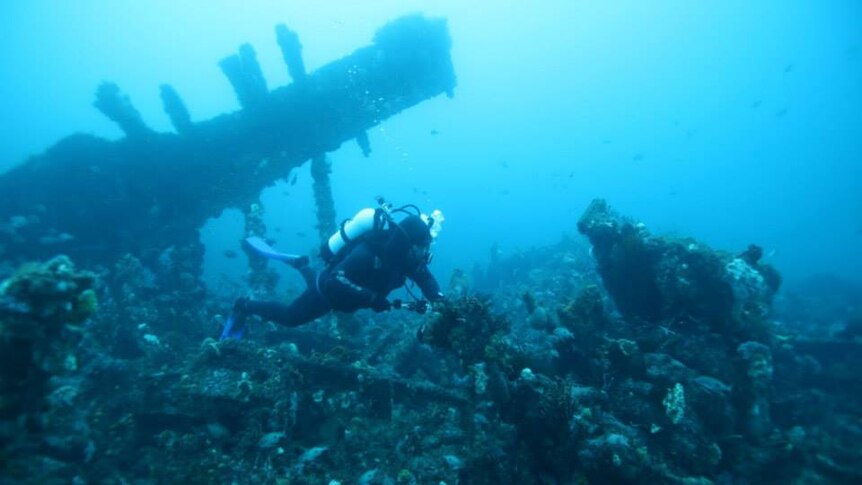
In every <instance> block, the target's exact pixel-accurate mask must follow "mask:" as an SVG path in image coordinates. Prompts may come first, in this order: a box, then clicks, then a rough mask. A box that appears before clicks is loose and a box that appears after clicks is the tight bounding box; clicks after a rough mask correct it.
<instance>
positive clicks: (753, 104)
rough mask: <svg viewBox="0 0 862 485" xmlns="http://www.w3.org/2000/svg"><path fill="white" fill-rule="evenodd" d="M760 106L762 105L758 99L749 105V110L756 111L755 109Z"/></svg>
mask: <svg viewBox="0 0 862 485" xmlns="http://www.w3.org/2000/svg"><path fill="white" fill-rule="evenodd" d="M761 104H762V103H761V101H760V100H759V99H758V100H755V101H754V102H752V103H751V109H757V108H759V107H760V105H761Z"/></svg>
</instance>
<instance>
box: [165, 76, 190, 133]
mask: <svg viewBox="0 0 862 485" xmlns="http://www.w3.org/2000/svg"><path fill="white" fill-rule="evenodd" d="M160 92H161V98H162V105H163V106H164V108H165V113H167V115H168V117H169V118H170V119H171V124H172V125H173V126H174V129H175V130H177V133H181V134H184V135H187V134H189V133H191V131H192V118H191V116H190V115H189V110H188V109H187V108H186V105H185V103H183V100H182V99H181V98H180V95H179V94H178V93H177V91H176V90H175V89H174V87H173V86H171V85H170V84H162V85H161V87H160Z"/></svg>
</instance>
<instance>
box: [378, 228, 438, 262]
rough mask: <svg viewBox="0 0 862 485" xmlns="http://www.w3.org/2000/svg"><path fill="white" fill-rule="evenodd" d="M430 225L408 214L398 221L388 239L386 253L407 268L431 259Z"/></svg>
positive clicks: (431, 238)
mask: <svg viewBox="0 0 862 485" xmlns="http://www.w3.org/2000/svg"><path fill="white" fill-rule="evenodd" d="M433 239H434V238H433V237H432V236H431V227H430V226H429V225H428V223H427V222H425V221H424V220H423V219H422V218H421V217H420V216H417V215H410V216H407V217H405V218H404V219H402V220H401V222H399V223H398V227H397V228H396V229H395V230H394V231H393V234H392V237H391V238H390V240H389V244H388V248H387V253H389V254H390V255H391V256H393V257H394V258H395V259H396V260H397V261H398V262H399V263H400V264H402V265H403V266H404V267H405V268H407V269H409V270H415V269H418V268H419V267H421V266H422V265H424V264H427V263H428V262H429V261H430V259H431V241H432V240H433Z"/></svg>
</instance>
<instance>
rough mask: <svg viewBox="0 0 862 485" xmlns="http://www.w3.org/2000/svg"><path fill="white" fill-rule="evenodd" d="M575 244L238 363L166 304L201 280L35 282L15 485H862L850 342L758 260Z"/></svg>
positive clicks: (52, 276) (12, 364)
mask: <svg viewBox="0 0 862 485" xmlns="http://www.w3.org/2000/svg"><path fill="white" fill-rule="evenodd" d="M578 230H579V231H580V232H581V233H582V234H583V235H584V236H586V237H585V238H583V237H580V236H575V235H572V236H568V237H566V238H565V239H564V240H563V241H561V242H560V243H559V244H557V245H555V246H552V247H546V248H539V249H536V250H530V251H522V252H519V253H516V254H514V255H512V256H510V257H502V256H501V257H497V258H494V259H493V260H492V263H491V264H490V265H489V266H488V267H486V268H477V269H476V270H475V271H473V272H472V274H470V275H468V274H467V273H465V272H457V273H456V274H455V275H453V277H452V279H451V282H450V290H449V291H448V294H449V295H450V296H449V298H448V300H447V301H445V302H443V303H441V304H439V305H436V306H435V308H434V309H433V311H431V312H429V313H428V314H425V315H417V314H414V313H410V312H407V311H392V312H389V313H386V314H372V313H365V312H359V313H357V314H354V315H352V316H345V315H339V316H331V317H326V318H322V319H320V320H318V321H316V322H314V323H312V324H309V325H307V326H305V327H302V328H297V329H283V328H276V327H275V326H272V325H270V324H266V323H253V324H252V325H251V328H250V335H249V336H248V337H247V338H245V339H244V340H240V341H236V340H228V341H224V342H219V341H217V340H215V339H214V338H213V337H214V336H216V335H217V334H218V330H219V326H220V323H221V322H222V320H223V313H221V312H222V311H224V309H225V308H228V307H229V304H228V302H224V301H218V300H215V299H212V298H210V297H207V296H206V295H205V294H201V293H199V290H197V289H196V287H195V286H194V285H189V286H182V285H179V284H175V285H173V286H172V287H171V291H170V292H164V291H161V290H160V289H159V288H158V287H157V286H156V285H155V284H154V281H157V279H158V278H159V277H160V276H159V274H160V273H164V274H181V273H182V271H178V270H169V269H159V268H150V267H148V266H147V265H146V264H145V263H142V262H141V261H140V260H138V259H136V258H134V257H132V256H128V257H125V258H122V259H121V260H120V261H118V262H117V263H116V264H115V265H114V266H112V267H102V268H97V269H94V270H93V271H94V273H87V272H81V271H79V270H76V269H74V267H73V266H72V264H71V262H69V261H68V260H67V259H65V258H57V259H55V260H52V261H50V262H48V263H45V264H41V265H30V266H27V267H22V268H21V270H20V271H19V272H18V273H16V274H14V275H10V277H9V278H8V279H7V280H6V281H5V282H4V283H3V286H2V288H3V290H2V297H3V299H2V302H3V306H2V312H3V313H2V314H0V316H1V317H2V327H0V328H2V330H3V333H2V335H3V337H4V339H3V345H6V346H7V347H4V349H3V350H4V353H3V354H2V356H3V357H2V358H3V359H4V367H3V373H4V381H3V382H4V384H3V388H2V395H0V402H2V403H3V407H2V411H3V413H2V422H0V430H2V439H3V448H2V451H0V460H2V465H3V469H4V470H5V473H4V474H5V476H6V477H7V478H6V479H7V481H8V482H10V483H50V482H51V481H56V482H58V483H66V482H72V483H131V482H133V483H162V482H176V481H188V482H191V483H308V484H317V483H323V484H338V483H360V484H391V483H402V484H412V483H417V484H418V483H451V484H454V483H479V484H482V483H536V484H555V483H559V484H564V483H644V482H649V483H672V484H707V483H716V484H731V483H858V482H859V480H860V478H862V467H860V465H859V463H862V456H860V452H859V449H860V448H859V446H858V445H859V443H860V442H862V429H860V427H859V425H858V423H859V418H860V412H859V409H862V407H860V404H862V403H860V395H862V393H860V392H859V389H860V388H859V385H860V380H859V377H858V373H856V372H855V370H856V369H858V368H859V364H862V362H860V361H859V356H860V355H862V353H860V352H859V350H860V349H859V345H860V338H859V336H858V333H856V332H857V330H856V327H854V325H857V324H855V323H854V322H855V320H853V319H852V318H850V319H848V321H847V322H846V324H845V325H842V326H841V328H836V329H835V331H833V332H831V333H829V334H822V333H821V334H817V332H816V331H815V330H814V329H813V327H811V326H806V325H804V324H803V323H802V322H803V321H804V320H805V319H806V318H808V317H807V316H808V315H812V314H814V313H812V311H811V310H810V307H811V304H810V302H807V301H806V300H805V299H804V298H797V299H795V300H793V302H792V304H789V303H788V302H787V301H784V300H783V298H786V297H782V296H781V295H780V294H778V293H777V291H778V288H779V284H780V278H779V276H778V273H777V271H776V270H775V269H774V268H772V267H771V266H769V265H768V264H765V263H764V262H763V261H762V259H761V258H760V254H759V250H758V249H757V247H756V246H750V247H749V248H747V249H745V250H743V251H741V252H739V253H728V252H723V251H716V250H713V249H711V248H709V247H708V246H706V245H704V244H702V243H700V242H698V241H695V240H692V239H684V238H670V237H662V236H655V235H652V234H650V232H649V231H648V230H647V228H646V226H645V225H644V224H642V223H639V222H637V221H633V220H630V219H627V218H625V217H622V216H620V215H618V214H616V213H614V212H613V211H612V210H611V209H610V208H609V206H608V204H607V203H606V202H604V201H601V200H597V201H594V202H593V203H592V204H591V205H590V206H589V207H588V208H587V210H586V211H585V213H584V214H583V216H582V217H581V219H580V221H579V222H578ZM168 264H170V262H168ZM61 283H62V284H61ZM96 296H98V307H97V306H96V305H95V302H96V298H95V297H96ZM776 303H780V304H776ZM774 304H775V307H774V306H773V305H774ZM776 308H777V309H778V310H776ZM803 308H808V309H809V311H808V312H805V311H803V310H802V309H803ZM778 311H781V312H783V313H780V314H779V313H778ZM786 312H790V313H786ZM794 316H796V318H794ZM420 326H421V327H423V329H424V331H423V332H421V335H420V336H421V338H417V334H416V330H417V329H418V328H419V327H420ZM34 329H38V331H34ZM21 342H27V345H23V344H22V343H21ZM25 348H26V349H28V350H27V352H25V353H22V352H23V350H22V351H18V352H17V353H16V352H11V353H8V352H6V351H7V350H10V349H25ZM25 354H26V355H25ZM16 355H17V356H16ZM7 356H8V357H7ZM70 356H71V357H70ZM7 359H14V360H7ZM69 362H71V364H69ZM34 376H38V378H37V377H34ZM13 384H14V385H13Z"/></svg>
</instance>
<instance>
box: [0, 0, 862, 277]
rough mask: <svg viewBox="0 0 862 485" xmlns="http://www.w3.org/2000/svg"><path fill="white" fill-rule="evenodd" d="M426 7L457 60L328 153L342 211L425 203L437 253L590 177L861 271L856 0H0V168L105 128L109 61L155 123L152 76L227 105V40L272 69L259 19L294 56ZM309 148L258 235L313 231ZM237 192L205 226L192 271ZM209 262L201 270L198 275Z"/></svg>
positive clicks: (584, 194) (439, 263)
mask: <svg viewBox="0 0 862 485" xmlns="http://www.w3.org/2000/svg"><path fill="white" fill-rule="evenodd" d="M417 11H418V12H423V13H425V14H426V15H430V16H440V17H445V18H447V19H448V21H449V27H450V29H451V35H452V39H453V51H452V56H453V61H454V65H455V70H456V74H457V76H458V87H457V88H456V90H455V97H454V98H453V99H447V98H445V97H439V98H435V99H433V100H431V101H428V102H425V103H422V104H420V105H419V106H416V107H414V108H412V109H410V110H407V111H406V112H404V113H402V114H401V115H399V116H396V117H394V118H391V119H390V120H388V121H386V122H384V123H383V124H381V125H380V126H378V127H377V128H375V129H374V130H372V131H371V132H370V133H369V136H370V139H371V145H372V148H373V150H374V151H373V153H372V155H371V157H370V158H367V159H366V158H363V157H362V155H361V153H360V151H359V149H358V148H357V147H356V146H355V144H352V143H350V144H346V145H345V146H343V147H342V148H341V149H340V150H338V151H337V152H334V153H332V154H330V156H331V160H332V162H333V168H334V173H333V190H334V192H335V202H336V208H337V210H338V212H339V218H346V217H349V216H350V215H352V214H353V213H354V212H355V211H357V210H358V209H360V208H362V207H364V206H368V205H370V204H372V203H373V197H374V196H376V195H384V196H386V197H387V198H389V199H391V200H393V201H395V202H396V203H408V202H413V203H416V204H419V205H420V206H421V207H423V208H424V209H425V210H426V211H428V212H430V211H431V210H432V209H433V208H440V209H441V210H443V212H444V213H445V215H446V218H447V219H446V222H445V224H444V229H443V233H442V235H441V237H440V240H439V242H438V243H437V244H436V246H437V247H436V248H435V250H436V253H437V258H436V262H435V266H436V268H435V272H437V273H438V276H439V277H440V279H441V280H443V281H444V282H445V280H446V278H447V275H448V274H449V272H450V271H451V270H452V269H453V268H455V267H462V268H466V269H469V268H470V267H471V266H472V265H473V264H474V262H477V261H478V262H480V263H481V262H484V261H486V260H487V255H488V251H489V248H490V247H491V246H492V244H494V243H498V244H499V247H500V248H501V249H502V250H503V251H504V252H511V251H514V250H516V249H517V248H523V247H529V246H538V245H546V244H552V243H554V242H556V241H557V240H558V239H559V237H560V235H561V234H562V233H564V232H574V231H575V223H576V221H577V218H578V217H579V215H580V214H581V212H582V211H583V209H584V208H585V207H586V205H587V204H588V202H589V201H590V200H591V199H592V198H594V197H604V198H606V199H608V200H609V202H610V203H611V204H612V205H613V206H614V207H616V208H617V209H618V210H619V211H620V212H623V213H625V214H628V215H631V216H632V217H635V218H637V219H639V220H642V221H644V222H645V223H646V224H647V226H648V227H650V228H651V229H652V230H653V231H654V232H655V233H671V234H681V235H690V236H693V237H696V238H699V239H701V240H703V241H704V242H706V243H708V244H711V245H713V246H715V247H719V248H724V249H727V250H731V251H737V250H741V249H743V248H744V247H745V246H746V245H748V244H749V243H757V244H760V245H762V246H763V247H764V248H765V251H764V252H765V254H767V261H768V262H770V263H772V264H774V265H776V266H777V267H778V268H779V270H780V271H781V272H782V273H783V274H784V275H785V277H786V278H787V279H789V280H798V279H801V278H805V277H807V276H810V275H812V274H816V273H831V274H835V275H838V276H841V277H844V278H848V279H853V280H857V281H858V280H862V276H860V275H862V251H860V250H859V249H858V248H859V246H860V242H862V195H860V194H862V163H860V162H862V28H860V25H862V3H859V2H857V1H853V0H849V1H824V2H819V1H781V2H778V1H761V2H749V1H735V0H734V1H722V2H692V1H683V0H679V1H642V0H639V1H630V2H622V1H614V2H606V1H574V0H542V1H538V2H523V1H493V2H492V1H480V2H465V1H463V0H445V1H433V2H432V1H424V2H423V1H412V0H386V1H380V0H375V1H373V2H372V1H369V2H363V3H360V2H356V1H327V2H317V1H290V2H288V1H284V2H263V1H261V2H251V1H246V2H227V1H222V2H211V1H203V0H201V1H187V2H171V1H167V0H159V1H151V2H134V1H131V0H125V1H109V0H101V1H99V0H91V1H87V2H57V1H54V2H49V1H43V2H25V1H23V0H15V1H8V2H3V3H2V4H0V31H2V32H4V41H3V42H2V43H0V59H2V60H3V63H2V66H0V79H2V83H0V85H2V86H3V89H2V96H3V105H4V110H3V111H2V113H0V133H2V137H3V143H2V144H0V170H5V169H8V168H9V167H11V166H13V165H14V164H16V163H19V162H21V161H23V160H24V158H25V157H26V156H27V155H30V154H35V153H40V152H42V151H43V150H45V149H46V148H47V147H48V146H50V145H51V144H52V143H53V142H55V141H57V140H58V139H60V138H62V137H63V136H66V135H68V134H71V133H73V132H88V133H93V134H96V135H99V136H103V137H107V138H117V137H119V136H120V132H119V130H118V129H117V128H116V127H115V126H114V125H113V124H112V123H111V122H110V121H108V120H107V119H105V118H103V117H102V115H101V114H99V113H98V112H97V110H96V109H94V108H93V107H92V106H91V102H92V100H93V93H94V92H95V89H96V87H97V85H98V84H99V83H100V82H101V81H102V80H111V81H114V82H117V83H118V84H119V85H120V86H121V88H122V89H123V90H124V92H125V93H127V94H128V95H129V96H130V97H131V99H132V100H133V102H134V103H135V105H136V107H137V108H138V109H139V110H140V111H141V113H142V115H143V117H144V119H145V120H146V121H147V122H148V123H149V124H150V126H152V127H154V128H156V129H158V130H164V131H168V130H170V124H169V121H168V118H167V116H166V115H165V114H164V113H163V111H162V107H161V102H160V100H159V91H158V86H159V85H160V84H162V83H170V84H172V85H174V86H175V87H176V88H177V90H178V91H179V92H180V93H181V94H182V95H183V98H184V100H185V102H186V104H187V106H188V107H189V110H190V112H191V114H192V118H193V120H203V119H208V118H211V117H213V116H216V115H218V114H221V113H224V112H228V111H233V110H236V109H238V104H237V102H236V99H235V97H234V94H233V92H232V89H231V87H230V84H229V83H228V82H227V80H226V79H225V78H224V76H223V75H222V73H221V72H220V70H219V68H218V65H217V62H218V60H219V59H221V58H222V57H224V56H225V55H228V54H230V53H232V52H234V51H235V49H236V47H237V46H238V45H239V44H241V43H243V42H250V43H252V44H253V45H254V47H255V49H256V50H257V54H258V59H259V61H260V63H261V66H262V68H263V71H264V74H265V76H266V78H267V81H268V84H269V86H270V88H272V87H275V86H279V85H283V84H285V83H287V82H289V78H288V75H287V70H286V68H285V67H284V65H283V63H282V61H281V54H280V52H279V50H278V47H277V45H276V43H275V41H274V34H273V27H274V25H275V24H277V23H280V22H285V23H287V24H288V25H289V26H290V28H291V29H293V30H295V31H297V32H298V33H299V35H300V38H301V41H302V43H303V46H304V50H303V54H304V57H305V63H306V66H307V67H308V69H309V70H314V69H316V68H318V67H320V66H322V65H324V64H326V63H328V62H330V61H332V60H335V59H337V58H340V57H341V56H343V55H346V54H348V53H350V52H352V51H353V50H355V49H357V48H359V47H362V46H365V45H367V44H368V43H369V42H370V41H371V38H372V36H373V33H374V31H375V30H376V29H377V28H379V27H380V26H382V25H383V24H384V23H386V22H387V21H389V20H392V19H393V18H395V17H397V16H400V15H402V14H406V13H412V12H417ZM310 183H311V182H310V176H309V174H308V167H307V166H306V167H303V169H301V170H300V171H298V177H297V183H296V184H295V185H289V184H279V185H277V186H276V187H274V188H273V189H270V190H268V191H266V192H265V193H264V194H263V198H264V201H265V204H266V208H267V211H268V212H267V221H268V225H269V227H270V228H271V231H272V235H273V236H275V237H276V238H277V239H278V246H279V247H280V248H283V249H285V250H288V249H290V250H296V251H310V250H311V249H312V248H313V247H314V246H315V245H316V243H315V241H316V236H315V234H316V233H315V230H314V228H313V213H312V197H311V193H310ZM240 228H241V225H240V223H239V219H238V214H237V213H231V212H228V213H226V215H225V217H224V218H223V219H221V220H220V221H214V222H213V223H211V224H210V225H208V226H207V227H206V228H205V230H204V238H205V241H207V243H208V247H209V248H210V249H211V250H210V251H209V252H208V256H207V261H208V268H209V269H208V271H209V273H208V274H210V275H220V274H222V273H226V274H227V275H228V276H229V277H230V276H231V275H234V276H241V275H242V274H244V267H243V264H242V261H241V260H240V259H237V260H226V259H225V258H224V257H223V255H222V252H223V249H226V248H229V247H230V246H231V245H233V244H234V242H235V241H236V240H237V238H238V232H239V231H240ZM210 277H211V278H212V277H216V276H210Z"/></svg>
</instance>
